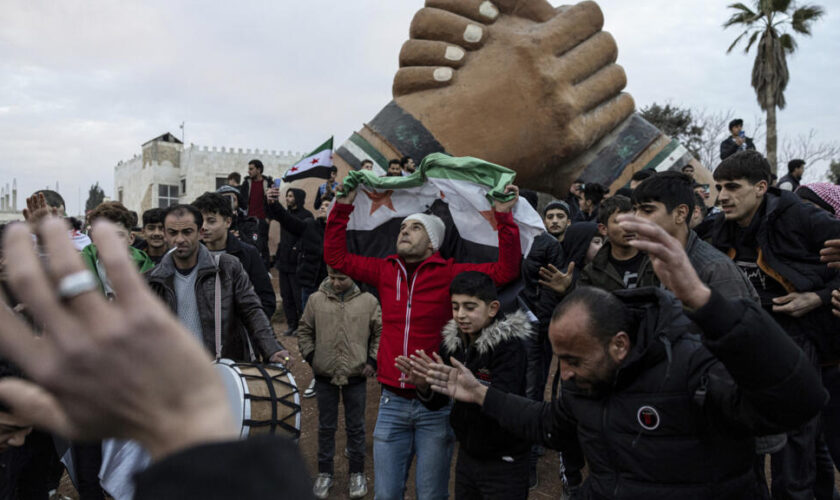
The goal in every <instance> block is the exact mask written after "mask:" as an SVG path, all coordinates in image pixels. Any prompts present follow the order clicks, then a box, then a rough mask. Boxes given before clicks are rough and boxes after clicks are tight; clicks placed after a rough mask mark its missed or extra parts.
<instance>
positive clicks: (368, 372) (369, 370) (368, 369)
mask: <svg viewBox="0 0 840 500" xmlns="http://www.w3.org/2000/svg"><path fill="white" fill-rule="evenodd" d="M362 375H364V376H365V377H367V378H370V377H373V376H374V375H376V368H374V367H373V365H371V364H370V363H366V364H365V367H364V368H362Z"/></svg>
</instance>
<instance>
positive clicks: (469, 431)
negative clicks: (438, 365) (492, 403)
mask: <svg viewBox="0 0 840 500" xmlns="http://www.w3.org/2000/svg"><path fill="white" fill-rule="evenodd" d="M441 334H442V335H443V341H442V342H441V345H440V355H441V357H442V358H443V360H444V361H445V362H447V363H450V364H451V362H450V361H449V360H450V358H452V357H454V358H455V359H457V360H458V361H460V362H461V363H463V364H464V365H465V366H466V367H467V368H469V369H470V370H471V371H472V372H473V375H475V377H476V378H477V379H478V380H480V381H481V383H483V384H485V385H488V386H490V387H493V388H494V389H496V390H498V391H501V392H504V393H510V394H517V395H520V396H524V394H525V370H526V369H527V363H528V362H527V360H526V357H525V346H524V344H523V343H522V341H523V340H524V339H525V338H527V337H528V336H530V335H533V332H532V329H531V324H530V322H529V321H528V317H527V316H526V315H525V313H523V312H521V311H517V312H515V313H513V314H509V315H508V316H507V317H505V318H502V319H498V320H496V321H494V322H493V323H492V324H490V326H488V327H486V328H484V329H483V330H482V331H481V335H480V336H479V337H478V338H477V339H476V340H475V341H474V342H473V343H472V344H470V345H467V342H468V340H467V339H466V337H465V336H463V335H462V334H460V333H459V332H458V327H457V326H456V324H455V321H454V320H452V321H450V322H449V323H447V324H446V326H445V327H443V331H442V332H441ZM420 401H422V402H423V404H424V405H425V406H426V407H427V408H429V409H430V410H438V409H440V408H442V407H443V406H445V405H446V404H447V403H449V398H447V397H446V396H444V395H442V394H439V393H435V394H434V396H432V397H431V398H430V399H428V400H424V398H423V397H422V395H421V397H420ZM449 423H450V424H451V425H452V429H453V430H454V431H455V437H456V438H457V439H458V443H459V444H460V446H461V448H460V449H461V451H462V452H464V451H466V452H467V453H469V454H470V456H471V457H473V458H478V459H498V458H501V457H504V456H511V457H516V456H521V455H523V454H524V453H526V452H527V451H528V450H529V449H530V448H531V445H530V443H528V442H526V441H523V440H522V439H520V438H518V437H517V436H515V435H514V434H513V433H511V432H509V431H506V430H504V429H502V428H501V427H499V424H498V422H496V421H495V420H493V419H492V418H489V417H487V416H485V415H482V414H481V407H480V406H478V405H477V404H474V403H462V402H460V401H457V402H456V403H455V405H453V407H452V412H451V413H450V414H449Z"/></svg>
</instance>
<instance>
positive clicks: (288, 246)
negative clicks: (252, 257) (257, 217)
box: [266, 188, 320, 286]
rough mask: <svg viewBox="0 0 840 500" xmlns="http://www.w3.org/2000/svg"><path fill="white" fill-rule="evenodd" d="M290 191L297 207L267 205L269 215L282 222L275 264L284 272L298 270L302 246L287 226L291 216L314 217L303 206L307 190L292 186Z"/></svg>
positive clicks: (277, 203)
mask: <svg viewBox="0 0 840 500" xmlns="http://www.w3.org/2000/svg"><path fill="white" fill-rule="evenodd" d="M289 191H291V192H292V193H294V195H295V201H296V206H295V208H293V209H291V210H287V209H285V208H283V206H282V205H280V203H279V202H276V203H269V204H268V205H267V207H266V210H267V213H268V217H269V218H271V219H275V220H277V221H278V222H279V223H280V243H278V244H277V256H276V258H277V260H276V261H275V265H276V266H277V269H278V270H280V272H282V273H294V272H296V271H297V267H298V259H299V258H300V246H299V245H298V240H299V239H300V238H299V237H298V236H296V235H295V234H294V233H293V232H291V231H290V230H289V228H288V227H287V226H290V225H291V224H290V219H289V218H290V217H294V218H296V219H297V220H299V221H304V220H306V219H312V212H310V211H309V210H307V209H305V208H303V203H304V202H305V201H306V192H305V191H304V190H302V189H297V188H290V189H289ZM284 221H285V224H284ZM319 283H320V281H319V282H318V283H316V284H315V286H318V284H319Z"/></svg>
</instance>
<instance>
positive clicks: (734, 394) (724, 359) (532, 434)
mask: <svg viewBox="0 0 840 500" xmlns="http://www.w3.org/2000/svg"><path fill="white" fill-rule="evenodd" d="M621 223H622V224H623V225H624V226H625V230H627V231H630V232H634V233H636V234H637V235H638V238H637V239H635V240H633V242H632V244H633V245H634V246H636V247H638V248H639V250H642V251H644V252H647V254H648V255H649V256H650V259H651V261H652V265H653V266H654V270H655V271H656V273H657V276H659V279H660V280H661V281H662V284H663V285H665V286H666V287H667V288H668V289H670V290H672V291H673V292H674V295H676V299H679V301H677V300H676V299H675V297H674V296H672V295H671V294H670V293H669V292H667V291H664V290H661V289H657V288H640V289H636V290H623V291H617V292H614V293H613V294H610V293H608V292H605V291H603V290H599V289H594V288H588V287H581V288H578V289H577V290H575V291H574V292H572V293H571V294H570V295H569V296H568V297H567V298H566V299H565V300H564V301H563V302H562V303H561V304H560V306H558V308H557V310H556V311H555V314H554V319H553V320H552V323H551V329H550V331H549V336H550V338H551V341H552V346H553V347H554V351H555V353H556V354H557V356H558V357H559V359H560V373H561V378H562V379H563V385H562V392H561V395H560V397H559V398H558V399H557V400H555V401H554V402H553V403H539V402H534V401H529V400H526V399H524V398H522V397H519V396H514V395H511V394H505V393H502V392H501V391H498V390H495V389H493V388H492V387H490V388H488V387H485V386H483V385H482V384H480V383H479V382H478V381H477V380H476V379H475V377H473V376H472V375H471V373H470V372H469V370H467V369H466V368H464V366H463V365H462V364H461V363H459V362H457V361H456V360H453V362H452V363H453V365H454V367H450V366H447V365H442V364H436V365H433V366H432V368H431V369H430V370H429V372H428V374H427V380H428V381H429V382H430V383H431V386H432V389H433V390H435V391H438V392H443V393H445V394H447V395H450V396H454V397H455V398H456V399H458V400H460V401H466V402H475V403H478V404H480V405H482V407H483V409H482V410H483V413H484V415H487V416H490V417H493V418H495V419H496V420H498V421H499V423H500V424H501V426H502V427H503V428H505V429H507V430H509V431H513V432H515V433H517V434H518V435H520V436H521V437H523V438H525V439H528V440H532V441H537V442H542V443H545V444H546V445H547V446H551V447H555V448H558V449H563V448H564V447H566V446H568V444H569V442H570V441H571V440H573V439H575V437H577V438H578V439H579V441H580V444H581V446H582V448H583V451H584V454H585V455H586V458H587V462H588V463H589V471H590V472H589V477H588V479H587V481H586V483H585V484H584V491H583V496H584V498H598V499H601V498H604V499H606V498H679V499H681V500H694V499H698V500H699V499H708V498H715V499H748V498H756V497H757V495H758V481H757V480H756V476H755V474H754V472H753V456H754V442H753V436H754V435H756V434H766V433H772V432H778V431H780V430H784V429H790V428H795V427H797V426H799V425H801V424H802V423H803V422H805V421H807V420H809V419H811V418H813V416H814V415H816V414H817V412H818V411H819V409H820V408H821V407H822V405H823V404H824V403H825V401H826V394H825V391H824V390H823V389H822V388H821V387H820V384H819V378H818V375H817V373H816V371H815V370H814V368H813V367H812V366H810V363H808V360H807V358H806V357H805V354H804V353H803V352H802V350H801V349H799V348H797V346H796V345H795V344H794V343H793V342H792V341H791V340H790V338H789V337H788V336H787V335H785V333H784V331H783V330H782V329H781V328H780V327H779V326H778V325H777V324H776V323H775V322H774V321H773V319H772V318H770V316H769V315H767V313H766V312H764V311H763V310H762V309H761V308H760V306H758V304H756V303H754V302H752V301H750V300H748V299H727V298H725V297H723V296H721V295H720V294H718V293H717V292H715V291H712V290H710V289H709V287H707V286H706V285H705V284H703V282H702V281H701V280H700V278H699V277H698V276H697V273H696V272H695V271H694V268H693V266H692V265H691V262H690V261H689V260H688V256H687V255H686V254H685V250H684V249H683V247H682V244H681V243H680V242H679V241H677V240H676V239H675V238H673V237H671V236H670V235H668V234H667V233H665V231H664V230H663V229H662V228H660V227H658V226H656V225H654V224H653V223H651V222H648V221H645V220H643V219H640V218H637V217H635V216H630V215H624V216H622V217H621ZM680 302H682V304H680ZM683 305H684V306H685V307H686V308H687V310H686V311H685V312H684V309H683ZM690 321H694V322H695V323H696V324H697V325H699V326H700V328H701V329H702V331H703V335H702V336H695V335H692V334H690V333H689V328H690Z"/></svg>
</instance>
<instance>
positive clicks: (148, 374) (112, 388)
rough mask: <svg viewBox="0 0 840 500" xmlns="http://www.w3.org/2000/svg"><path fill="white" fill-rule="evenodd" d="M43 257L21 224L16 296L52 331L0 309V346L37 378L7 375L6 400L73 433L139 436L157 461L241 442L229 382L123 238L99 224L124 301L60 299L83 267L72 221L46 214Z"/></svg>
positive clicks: (12, 279)
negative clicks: (64, 285)
mask: <svg viewBox="0 0 840 500" xmlns="http://www.w3.org/2000/svg"><path fill="white" fill-rule="evenodd" d="M35 229H36V230H37V232H38V234H39V237H40V242H41V243H42V244H43V245H44V246H43V248H44V253H45V254H46V255H47V258H46V259H45V260H43V261H42V260H41V259H39V257H38V255H37V253H36V251H37V250H36V249H35V247H34V246H33V245H32V237H31V235H30V232H29V229H28V228H27V227H26V226H25V225H23V224H13V225H11V226H8V227H7V228H6V231H5V236H4V241H3V250H4V253H5V257H6V258H7V259H8V261H9V262H14V263H15V265H14V266H9V268H8V269H7V272H8V280H9V284H10V287H11V289H12V291H13V293H14V295H15V296H16V297H17V298H18V299H19V300H20V301H21V302H22V303H24V304H26V306H27V310H28V311H29V313H30V314H31V315H32V316H33V317H34V318H35V320H36V323H38V324H40V325H43V327H44V334H43V335H42V336H40V337H36V336H35V334H34V332H33V331H32V330H31V329H30V327H29V326H27V324H26V323H25V322H24V321H22V320H21V319H20V317H18V316H17V315H15V314H14V313H13V312H12V311H11V310H10V309H8V308H6V307H2V306H0V355H2V356H4V357H6V358H8V359H9V360H11V361H12V362H14V363H16V364H18V365H19V366H20V367H21V368H22V369H23V371H24V372H25V373H26V374H27V376H28V377H29V380H21V379H15V378H4V379H1V380H0V401H2V402H3V403H5V404H6V405H8V406H9V407H10V408H11V412H12V414H13V415H15V416H18V417H20V418H22V419H25V420H28V421H31V422H33V423H34V425H35V426H36V427H40V428H42V429H45V430H47V431H50V432H52V433H55V434H59V435H61V436H64V437H66V438H68V439H71V440H79V441H89V440H97V439H102V438H109V437H116V438H124V439H133V440H136V441H139V442H140V444H142V445H143V446H144V447H145V448H146V449H147V450H148V451H149V453H150V454H151V456H152V457H153V458H154V459H159V458H161V457H163V456H166V455H168V454H171V453H174V452H177V451H180V450H182V449H185V448H188V447H192V446H195V445H198V444H202V443H207V442H213V441H226V440H233V439H236V437H237V435H238V430H237V429H236V427H235V425H234V421H233V416H232V414H231V410H230V408H229V406H228V403H227V397H226V395H225V388H224V385H223V384H222V381H221V379H220V377H219V376H218V375H217V374H216V372H215V370H214V368H213V365H212V363H210V357H209V356H208V355H207V353H206V352H205V350H204V348H203V346H201V345H200V344H199V343H198V342H197V341H196V340H195V338H194V337H193V336H192V334H190V333H189V332H188V331H187V330H186V329H184V327H183V326H182V325H181V323H180V322H179V321H178V320H177V318H175V316H173V315H172V313H171V312H170V311H169V310H168V309H167V308H166V307H165V306H164V305H163V303H162V302H161V301H160V300H158V299H157V298H156V297H155V296H154V295H152V293H151V291H150V290H149V288H148V287H147V286H146V284H145V282H144V281H143V278H142V277H141V276H140V274H139V273H138V272H137V267H136V266H135V265H134V264H133V263H132V262H131V260H130V257H129V254H128V253H127V252H126V251H125V243H123V242H122V241H121V240H120V239H119V237H118V236H117V232H116V231H117V228H116V227H115V226H114V225H113V224H111V223H107V222H98V223H97V224H96V226H95V231H93V235H94V241H95V243H96V247H97V250H98V252H99V259H100V262H102V263H103V264H104V266H105V269H106V271H107V273H108V278H109V279H110V280H111V284H112V286H113V287H114V290H115V291H116V294H117V296H118V297H119V300H116V301H113V302H109V301H107V300H105V297H104V296H103V295H102V293H101V292H100V291H99V289H98V287H96V288H95V289H93V290H90V291H87V292H84V293H81V294H78V295H74V296H72V297H65V298H63V299H62V298H61V297H59V295H58V292H57V290H58V285H59V283H60V282H61V280H62V279H63V278H64V277H66V276H68V275H70V274H75V273H77V272H84V271H87V268H86V266H85V264H84V263H83V262H82V259H81V257H80V256H79V254H78V252H76V251H75V249H74V248H73V244H72V243H71V241H70V239H69V238H68V236H67V235H68V226H67V224H66V223H65V222H64V221H62V220H60V219H57V218H55V217H47V218H45V220H44V221H42V222H41V223H40V224H39V225H38V227H37V228H35Z"/></svg>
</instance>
